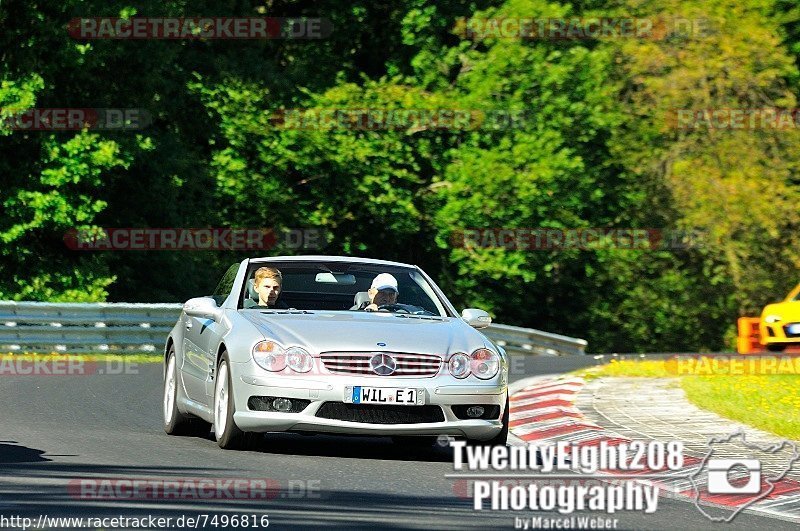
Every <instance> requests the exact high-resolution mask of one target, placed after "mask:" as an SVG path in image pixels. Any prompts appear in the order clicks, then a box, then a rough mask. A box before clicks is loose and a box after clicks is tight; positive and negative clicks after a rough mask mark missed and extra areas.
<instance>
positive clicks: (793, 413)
mask: <svg viewBox="0 0 800 531" xmlns="http://www.w3.org/2000/svg"><path fill="white" fill-rule="evenodd" d="M774 359H778V360H781V361H779V362H778V363H774V362H773V361H772V360H770V359H769V358H766V359H765V361H761V360H758V359H755V358H753V359H733V360H732V361H727V360H718V361H717V360H713V359H710V358H703V357H699V358H694V359H693V360H690V361H689V362H688V364H686V363H685V362H684V365H682V366H681V365H679V363H681V362H678V361H677V360H674V359H673V360H641V361H639V360H614V359H612V360H611V362H610V363H608V364H606V365H601V366H598V367H591V368H589V369H583V370H580V371H577V372H576V373H575V374H577V375H578V376H581V377H583V378H586V379H590V380H591V379H594V378H600V377H603V376H616V377H644V378H678V379H679V382H680V386H681V387H682V388H683V390H684V392H685V393H686V397H687V398H688V399H689V401H690V402H692V403H693V404H695V405H696V406H698V407H700V408H703V409H707V410H709V411H713V412H714V413H717V414H718V415H721V416H723V417H725V418H728V419H731V420H735V421H738V422H741V423H743V424H747V425H749V426H753V427H755V428H759V429H761V430H764V431H768V432H770V433H774V434H775V435H779V436H781V437H785V438H788V439H793V440H800V370H797V367H798V366H800V358H796V359H795V360H790V361H787V362H786V363H784V361H785V359H782V358H774ZM762 360H764V358H762ZM739 363H743V365H739ZM762 367H766V369H767V370H761V368H762ZM692 372H694V373H699V374H687V373H692ZM764 372H767V373H769V374H763V373H764ZM776 373H778V374H776ZM781 373H782V374H781Z"/></svg>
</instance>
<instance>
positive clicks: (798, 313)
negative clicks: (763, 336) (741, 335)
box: [761, 301, 800, 325]
mask: <svg viewBox="0 0 800 531" xmlns="http://www.w3.org/2000/svg"><path fill="white" fill-rule="evenodd" d="M768 315H778V316H780V318H781V321H780V322H779V323H778V324H781V325H784V324H786V323H797V322H800V301H784V302H778V303H775V304H768V305H767V306H766V307H765V308H764V311H762V312H761V318H762V319H763V318H765V317H766V316H768Z"/></svg>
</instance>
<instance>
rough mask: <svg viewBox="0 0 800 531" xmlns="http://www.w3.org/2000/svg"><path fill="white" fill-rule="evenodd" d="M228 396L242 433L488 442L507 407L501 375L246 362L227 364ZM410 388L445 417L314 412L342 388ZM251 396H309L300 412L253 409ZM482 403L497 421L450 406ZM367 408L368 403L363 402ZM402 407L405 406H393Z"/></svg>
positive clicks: (341, 399)
mask: <svg viewBox="0 0 800 531" xmlns="http://www.w3.org/2000/svg"><path fill="white" fill-rule="evenodd" d="M231 377H232V381H233V382H234V388H233V397H234V403H235V405H236V411H235V413H234V416H233V420H234V422H235V423H236V425H237V426H238V427H239V429H241V430H242V431H250V432H281V431H307V432H319V433H341V434H353V435H450V436H454V437H466V438H469V439H474V440H482V441H485V440H488V439H491V438H492V437H494V436H495V435H497V434H498V433H499V432H500V430H502V428H503V423H502V420H501V419H502V417H503V413H504V410H505V407H506V397H507V392H508V390H507V386H506V375H505V374H501V375H498V376H497V377H496V378H494V379H492V380H487V381H479V380H476V379H474V378H473V377H469V378H467V379H466V380H464V381H459V380H457V379H455V378H453V377H451V376H448V375H439V376H435V377H431V378H405V377H403V378H400V377H397V378H386V377H377V376H367V377H365V376H360V375H332V374H325V375H320V374H316V375H310V376H301V375H292V376H287V375H281V376H275V375H269V374H264V371H260V372H259V371H257V370H254V368H253V367H252V364H250V363H241V364H240V363H232V364H231ZM356 385H361V386H371V387H389V388H391V387H413V388H420V389H423V390H424V394H425V405H426V406H428V405H432V406H438V407H441V410H442V413H443V416H444V421H442V422H425V423H413V424H370V423H364V422H350V421H344V420H337V419H330V418H321V417H318V416H316V414H317V412H318V411H319V409H320V407H322V405H323V404H324V403H326V402H334V403H342V402H344V396H345V387H348V386H356ZM251 396H279V397H284V398H289V399H302V400H310V404H309V405H308V406H307V407H306V408H305V409H304V410H303V411H301V412H299V413H279V412H270V411H252V410H250V409H249V408H248V400H249V398H250V397H251ZM472 404H485V405H497V406H499V408H500V414H499V416H498V417H497V418H496V419H488V420H481V419H468V420H466V419H459V418H458V417H457V416H456V415H455V413H454V412H453V410H452V409H451V406H454V405H472ZM365 407H368V406H365ZM398 407H407V406H398Z"/></svg>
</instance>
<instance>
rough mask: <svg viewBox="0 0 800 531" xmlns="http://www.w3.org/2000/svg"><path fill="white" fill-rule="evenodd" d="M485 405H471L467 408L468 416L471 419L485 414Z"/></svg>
mask: <svg viewBox="0 0 800 531" xmlns="http://www.w3.org/2000/svg"><path fill="white" fill-rule="evenodd" d="M483 411H484V410H483V406H470V407H468V408H467V416H468V417H469V418H471V419H478V418H481V417H482V416H483Z"/></svg>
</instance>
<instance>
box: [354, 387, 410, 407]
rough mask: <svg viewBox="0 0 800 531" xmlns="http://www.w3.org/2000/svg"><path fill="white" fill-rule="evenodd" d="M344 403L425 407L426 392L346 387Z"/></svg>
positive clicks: (405, 389)
mask: <svg viewBox="0 0 800 531" xmlns="http://www.w3.org/2000/svg"><path fill="white" fill-rule="evenodd" d="M344 401H345V402H348V403H351V404H394V405H399V406H422V405H425V390H424V389H415V388H413V387H364V386H361V385H356V386H353V387H345V394H344Z"/></svg>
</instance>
